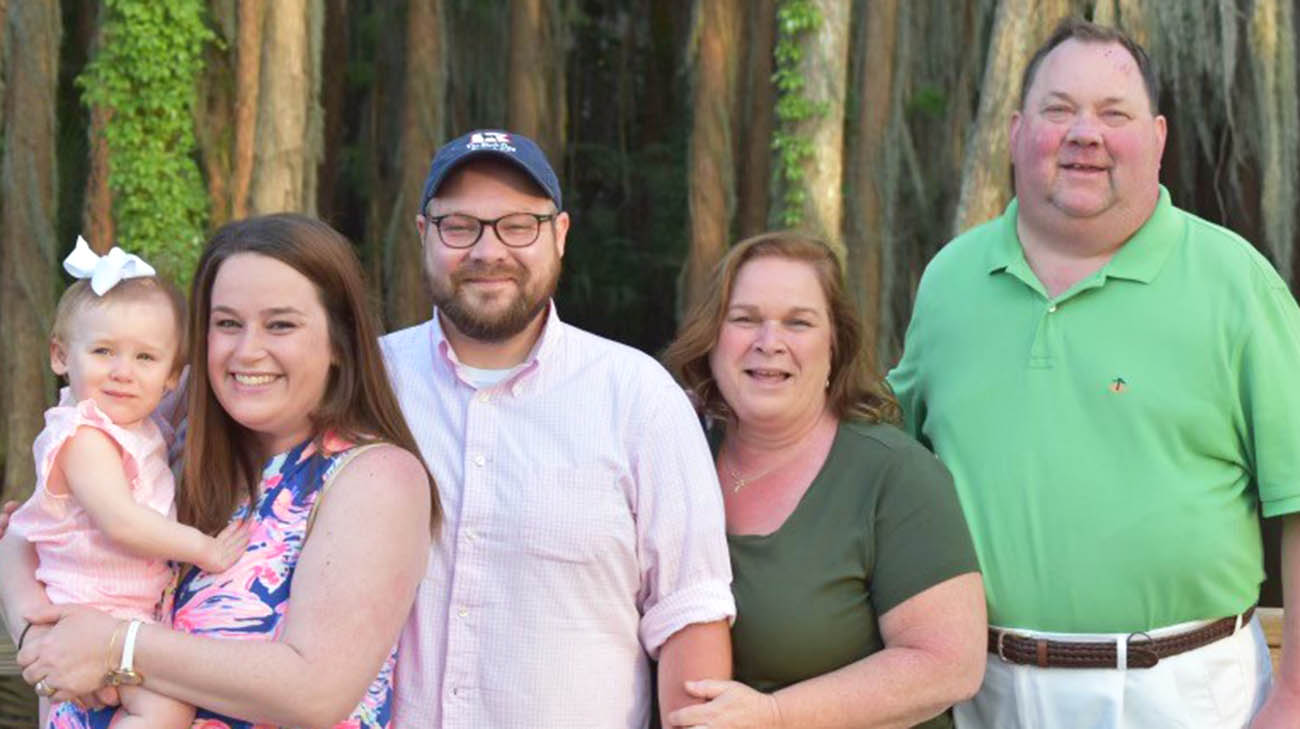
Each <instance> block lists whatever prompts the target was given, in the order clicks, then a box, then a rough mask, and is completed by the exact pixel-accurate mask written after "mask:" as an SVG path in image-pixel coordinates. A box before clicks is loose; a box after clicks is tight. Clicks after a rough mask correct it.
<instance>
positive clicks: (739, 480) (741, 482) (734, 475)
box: [722, 449, 799, 494]
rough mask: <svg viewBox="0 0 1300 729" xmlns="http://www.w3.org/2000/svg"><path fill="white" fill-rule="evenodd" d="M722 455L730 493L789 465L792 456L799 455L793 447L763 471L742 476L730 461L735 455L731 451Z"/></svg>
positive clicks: (734, 458)
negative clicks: (783, 456) (792, 449)
mask: <svg viewBox="0 0 1300 729" xmlns="http://www.w3.org/2000/svg"><path fill="white" fill-rule="evenodd" d="M722 455H723V458H722V467H723V468H725V469H726V470H727V475H728V476H730V477H731V493H733V494H734V493H739V492H740V490H741V489H743V488H745V487H746V486H748V485H749V484H751V483H754V482H755V481H757V480H759V479H760V478H763V477H764V476H767V475H770V474H771V473H773V472H775V471H776V470H777V469H779V468H781V467H783V466H786V465H789V463H790V462H791V461H793V460H794V457H795V456H797V455H799V450H798V449H795V450H794V452H793V453H792V454H791V455H790V456H788V457H786V458H784V459H782V460H781V461H779V462H778V463H776V464H775V465H773V466H770V467H768V468H766V469H764V470H763V471H760V472H758V473H756V474H753V475H752V476H742V475H740V472H739V471H737V470H736V469H735V468H734V467H732V465H731V463H732V462H734V461H735V460H736V457H735V456H734V455H733V454H732V453H730V452H724V453H723V454H722ZM737 465H739V464H737Z"/></svg>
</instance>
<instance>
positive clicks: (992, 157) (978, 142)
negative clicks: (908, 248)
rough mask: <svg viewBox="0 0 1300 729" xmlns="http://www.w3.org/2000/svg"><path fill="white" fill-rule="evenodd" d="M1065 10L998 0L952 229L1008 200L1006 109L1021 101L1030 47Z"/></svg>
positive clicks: (1042, 2) (1057, 3)
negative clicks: (1022, 77)
mask: <svg viewBox="0 0 1300 729" xmlns="http://www.w3.org/2000/svg"><path fill="white" fill-rule="evenodd" d="M1069 12H1070V4H1069V2H1068V1H1067V0H999V2H998V8H997V15H996V17H995V18H994V21H993V36H992V38H991V39H990V41H989V53H988V62H987V63H986V64H985V66H984V82H983V84H981V86H980V103H979V113H978V114H977V116H976V118H975V128H974V130H973V132H972V134H971V143H970V144H969V145H968V146H967V149H968V150H969V153H968V154H967V155H966V165H965V168H964V169H963V171H962V180H961V197H960V199H959V201H958V203H957V216H956V219H955V221H954V225H953V227H954V231H953V232H954V234H957V233H961V232H962V231H964V230H966V229H968V228H971V227H973V226H975V225H978V224H980V223H982V222H984V221H986V220H989V219H991V218H993V217H995V216H997V215H998V214H999V213H1001V212H1002V209H1003V208H1004V207H1006V205H1007V202H1008V201H1010V199H1011V166H1010V161H1009V160H1010V150H1009V147H1008V139H1007V137H1008V132H1009V130H1010V122H1011V114H1012V112H1013V111H1015V110H1016V107H1017V106H1018V104H1019V101H1020V99H1019V96H1020V74H1021V73H1022V72H1023V70H1024V68H1025V64H1026V63H1027V62H1028V61H1029V56H1030V54H1031V53H1033V50H1034V49H1035V48H1036V47H1037V46H1038V44H1039V43H1040V42H1041V41H1042V40H1043V39H1045V38H1046V37H1047V34H1048V33H1050V32H1051V29H1052V28H1053V27H1054V26H1055V25H1056V24H1057V23H1058V22H1060V20H1061V18H1063V17H1065V16H1066V15H1067V14H1068V13H1069Z"/></svg>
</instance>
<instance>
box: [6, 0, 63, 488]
mask: <svg viewBox="0 0 1300 729" xmlns="http://www.w3.org/2000/svg"><path fill="white" fill-rule="evenodd" d="M5 20H6V23H5V25H4V28H3V35H2V36H0V38H2V39H3V41H4V57H5V58H4V69H5V75H6V83H5V90H4V91H5V95H4V119H5V137H4V160H3V162H0V191H3V194H2V195H0V230H2V231H3V236H2V237H0V338H2V339H3V340H4V342H5V346H4V353H5V354H4V359H5V361H4V373H5V376H4V377H3V378H0V406H2V408H3V413H4V418H5V428H4V431H5V444H4V452H5V469H4V482H3V485H2V490H3V494H4V498H6V499H19V498H24V497H25V496H26V495H27V494H30V493H31V488H32V482H33V478H34V474H35V471H34V470H33V465H32V441H33V440H34V439H35V438H36V434H37V433H38V432H40V429H41V412H42V411H43V410H44V409H45V407H46V405H47V404H48V402H49V400H50V397H49V396H50V395H51V393H52V390H53V388H52V385H53V378H52V376H51V374H50V372H49V368H48V367H47V366H46V352H48V351H49V349H48V347H47V344H46V342H47V335H48V332H49V330H50V325H51V323H52V321H51V320H52V318H53V310H54V271H55V257H56V256H57V251H58V250H59V245H58V243H57V242H56V241H55V233H54V215H55V210H56V209H57V199H56V197H57V195H56V186H57V179H56V177H57V165H56V162H55V156H56V150H55V130H56V129H57V124H56V122H55V89H56V87H57V84H58V59H59V44H60V40H61V35H62V32H63V29H62V25H61V20H62V19H61V17H60V15H59V7H58V4H57V3H52V2H17V3H14V4H13V5H12V6H10V7H9V8H8V9H7V12H6V17H5Z"/></svg>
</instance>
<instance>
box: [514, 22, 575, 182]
mask: <svg viewBox="0 0 1300 729" xmlns="http://www.w3.org/2000/svg"><path fill="white" fill-rule="evenodd" d="M564 35H565V28H564V18H563V3H562V2H560V1H559V0H510V59H509V64H510V73H509V76H508V79H509V83H508V85H509V90H508V93H509V97H510V98H509V106H508V107H507V109H506V124H507V125H508V126H509V127H510V129H511V130H512V131H516V132H519V133H521V134H524V135H527V136H529V137H532V138H533V139H534V140H535V141H536V142H537V144H538V145H539V146H541V148H542V151H543V152H545V153H546V156H547V158H549V159H550V160H551V164H552V165H553V166H555V168H556V169H557V170H562V169H563V165H562V161H563V158H562V155H563V154H564V138H565V124H566V121H567V118H566V117H567V109H568V104H567V99H566V98H565V77H564V74H565V55H566V53H565V40H564Z"/></svg>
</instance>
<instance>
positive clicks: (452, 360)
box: [381, 306, 735, 729]
mask: <svg viewBox="0 0 1300 729" xmlns="http://www.w3.org/2000/svg"><path fill="white" fill-rule="evenodd" d="M381 343H382V345H383V350H384V354H385V356H386V358H387V362H388V368H389V374H390V377H391V379H392V382H393V387H394V389H395V390H396V392H397V396H398V399H399V401H400V402H401V405H402V409H403V411H404V413H405V415H406V420H407V422H408V423H409V424H410V427H411V431H412V432H413V433H414V435H415V440H416V442H417V443H418V444H419V446H420V451H421V452H422V454H423V455H424V459H425V461H426V462H427V463H428V465H429V468H430V469H431V470H432V471H433V475H434V478H435V479H436V480H437V482H438V492H439V495H440V496H441V499H442V507H443V509H444V513H445V517H446V518H445V521H444V523H443V526H442V530H441V533H440V535H439V538H438V540H437V542H436V544H435V546H434V549H433V553H432V555H431V558H430V560H429V568H428V573H427V574H426V575H425V579H424V580H423V581H422V582H421V584H420V588H419V594H418V595H417V597H416V600H415V607H414V609H413V610H412V612H411V618H410V620H409V621H408V622H407V624H406V628H405V629H404V631H403V633H402V639H401V644H400V648H399V654H398V666H397V701H396V716H395V722H394V727H395V728H396V729H423V728H424V727H434V728H441V729H509V728H512V727H520V728H522V727H527V728H528V729H549V728H552V727H554V728H555V729H559V728H560V727H563V728H564V729H570V728H571V727H600V728H602V729H617V728H619V727H627V728H628V729H642V727H645V725H646V722H647V719H648V717H649V711H650V667H649V659H650V658H651V657H654V656H656V655H657V654H658V651H659V647H660V646H661V645H662V644H663V643H664V641H665V640H667V639H668V637H669V636H671V635H672V634H673V633H675V632H676V631H678V630H680V629H681V628H683V627H685V626H687V625H690V624H692V623H699V622H709V621H715V620H721V619H723V618H730V617H733V616H734V615H735V604H734V602H733V600H732V597H731V590H730V581H731V569H730V565H729V562H728V557H727V545H726V539H725V535H724V526H723V514H722V500H721V496H720V493H719V489H718V483H717V476H716V474H715V471H714V468H713V463H712V459H711V458H710V456H709V451H708V448H707V446H706V444H705V441H704V437H703V435H702V434H701V431H700V426H699V423H698V421H697V419H696V417H695V414H694V413H693V411H692V409H691V407H690V405H689V403H688V402H687V400H686V397H685V396H684V394H683V393H682V391H681V389H680V388H679V387H678V386H677V385H676V384H675V383H674V382H673V381H672V379H671V378H670V377H669V376H668V374H667V373H666V372H665V371H664V370H663V368H662V367H660V366H659V365H658V364H657V363H656V362H654V360H652V359H651V358H650V357H647V356H646V355H644V354H642V353H640V352H638V351H636V350H634V349H631V348H629V347H625V346H623V345H620V344H616V343H614V342H611V341H608V340H606V339H602V338H600V337H597V336H595V335H593V334H590V333H587V332H584V331H582V330H580V329H577V328H575V327H572V326H569V325H567V324H565V323H563V322H561V321H560V320H559V318H558V317H557V316H556V314H555V307H554V306H552V307H551V309H550V314H549V317H548V319H547V322H546V326H545V328H544V330H543V333H542V337H541V339H540V340H539V341H538V344H537V345H536V346H535V347H534V349H533V352H532V354H531V355H530V356H529V358H528V360H527V362H526V363H525V365H524V366H523V367H522V368H521V369H520V370H519V371H518V372H516V373H515V374H514V375H512V376H511V377H509V378H507V379H506V380H504V381H503V382H501V383H500V384H497V385H494V386H491V387H487V388H483V389H476V388H475V387H473V386H472V385H470V384H469V379H468V378H467V377H465V372H464V371H463V370H462V368H461V365H460V364H459V362H458V360H457V359H456V354H455V352H454V351H453V350H452V349H451V347H450V345H449V344H448V342H447V340H446V339H445V338H444V336H443V332H442V329H441V327H440V326H439V324H438V318H437V316H435V317H434V318H433V319H432V320H431V321H429V322H426V323H424V324H421V325H419V326H416V327H412V328H410V329H405V330H402V331H399V332H395V333H393V334H390V335H388V336H386V337H384V338H383V339H382V340H381Z"/></svg>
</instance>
